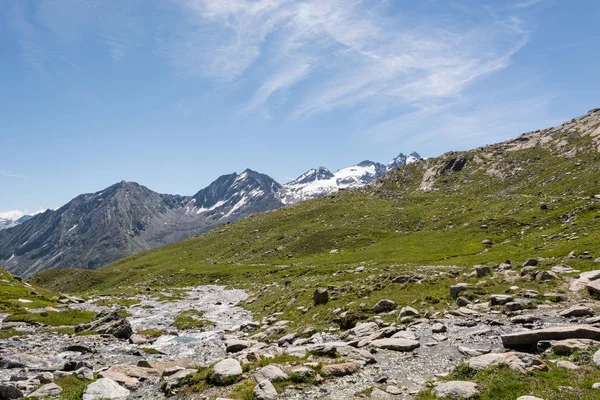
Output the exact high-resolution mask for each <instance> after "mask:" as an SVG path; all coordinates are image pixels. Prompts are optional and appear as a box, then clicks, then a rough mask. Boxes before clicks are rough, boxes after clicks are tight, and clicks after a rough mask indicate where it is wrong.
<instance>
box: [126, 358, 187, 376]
mask: <svg viewBox="0 0 600 400" xmlns="http://www.w3.org/2000/svg"><path fill="white" fill-rule="evenodd" d="M137 366H138V367H142V368H152V369H155V370H157V371H158V372H159V373H160V374H162V373H163V372H164V371H165V370H166V369H167V368H172V367H181V368H184V369H193V368H195V367H196V362H195V361H194V360H192V359H191V358H179V359H176V360H171V361H154V360H140V361H138V363H137Z"/></svg>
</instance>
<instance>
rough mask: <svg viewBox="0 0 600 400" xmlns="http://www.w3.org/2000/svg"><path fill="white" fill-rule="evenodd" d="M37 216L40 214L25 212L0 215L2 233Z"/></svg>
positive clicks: (10, 212) (9, 212) (16, 211)
mask: <svg viewBox="0 0 600 400" xmlns="http://www.w3.org/2000/svg"><path fill="white" fill-rule="evenodd" d="M36 214H39V212H37V213H34V214H27V213H25V212H23V211H18V210H14V211H8V212H4V213H0V231H1V230H3V229H8V228H12V227H13V226H17V225H19V224H22V223H23V222H25V221H27V220H29V219H31V218H33V217H34V215H36Z"/></svg>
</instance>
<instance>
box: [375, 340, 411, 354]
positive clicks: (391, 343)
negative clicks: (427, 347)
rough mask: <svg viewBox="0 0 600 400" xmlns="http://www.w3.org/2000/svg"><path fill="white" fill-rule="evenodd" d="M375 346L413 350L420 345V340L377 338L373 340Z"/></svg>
mask: <svg viewBox="0 0 600 400" xmlns="http://www.w3.org/2000/svg"><path fill="white" fill-rule="evenodd" d="M371 345H372V346H373V347H377V348H380V349H387V350H394V351H412V350H414V349H416V348H417V347H419V346H420V344H419V342H418V341H416V340H410V339H397V338H389V339H377V340H373V341H372V342H371Z"/></svg>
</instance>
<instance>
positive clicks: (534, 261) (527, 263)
mask: <svg viewBox="0 0 600 400" xmlns="http://www.w3.org/2000/svg"><path fill="white" fill-rule="evenodd" d="M539 262H540V260H539V259H537V258H528V259H527V260H525V262H524V263H523V267H535V266H536V265H538V264H539Z"/></svg>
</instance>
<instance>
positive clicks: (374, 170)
mask: <svg viewBox="0 0 600 400" xmlns="http://www.w3.org/2000/svg"><path fill="white" fill-rule="evenodd" d="M420 159H421V156H420V155H419V154H418V153H416V152H413V153H411V154H410V155H408V156H406V155H404V154H402V153H400V154H399V155H398V156H397V157H395V158H394V159H393V160H392V161H391V162H390V163H389V164H388V165H387V167H386V166H385V165H383V164H380V163H377V162H373V161H368V160H367V161H362V162H360V163H358V164H356V165H353V166H351V167H346V168H342V169H340V170H338V171H337V172H335V173H332V172H331V171H329V170H328V169H327V168H325V167H320V168H318V169H311V170H308V171H307V172H305V173H304V174H302V175H300V176H299V177H298V178H296V179H294V180H293V181H291V182H288V183H286V184H285V185H283V191H281V200H282V202H283V203H284V204H294V203H298V202H300V201H304V200H308V199H314V198H317V197H323V196H327V195H328V194H330V193H334V192H337V191H338V190H344V189H354V188H358V187H362V186H365V185H367V184H369V183H371V182H373V181H375V180H377V179H379V178H381V177H382V176H383V175H385V173H386V172H387V171H390V170H392V169H395V168H398V167H401V166H403V165H406V164H410V163H413V162H415V161H417V160H420Z"/></svg>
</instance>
